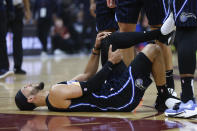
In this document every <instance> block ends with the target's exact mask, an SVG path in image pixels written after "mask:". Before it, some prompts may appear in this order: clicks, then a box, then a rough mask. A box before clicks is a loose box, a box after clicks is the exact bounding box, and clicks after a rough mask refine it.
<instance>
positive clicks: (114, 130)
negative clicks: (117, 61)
mask: <svg viewBox="0 0 197 131" xmlns="http://www.w3.org/2000/svg"><path fill="white" fill-rule="evenodd" d="M0 121H1V122H0V130H20V131H40V130H42V131H45V130H50V131H83V130H85V131H87V130H91V131H101V130H102V131H103V130H104V131H105V130H110V131H138V130H140V131H152V130H154V131H160V130H169V129H177V130H185V129H186V130H187V129H189V130H194V131H195V130H196V129H197V123H196V122H189V121H186V120H181V119H179V120H170V121H169V120H166V121H162V120H146V119H141V120H129V119H126V118H125V119H123V118H96V117H76V116H69V117H67V116H44V115H43V116H40V115H14V114H0Z"/></svg>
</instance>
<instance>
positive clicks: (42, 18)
mask: <svg viewBox="0 0 197 131" xmlns="http://www.w3.org/2000/svg"><path fill="white" fill-rule="evenodd" d="M56 9H57V1H55V0H36V1H35V5H34V19H36V20H37V21H36V24H37V33H38V38H39V40H40V42H41V43H42V53H41V56H46V55H47V43H48V41H47V39H48V35H49V32H50V28H51V25H52V22H53V19H55V15H54V14H55V13H56Z"/></svg>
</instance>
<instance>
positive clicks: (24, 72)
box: [14, 69, 26, 75]
mask: <svg viewBox="0 0 197 131" xmlns="http://www.w3.org/2000/svg"><path fill="white" fill-rule="evenodd" d="M14 73H15V74H21V75H25V74H26V71H24V70H22V69H15V70H14Z"/></svg>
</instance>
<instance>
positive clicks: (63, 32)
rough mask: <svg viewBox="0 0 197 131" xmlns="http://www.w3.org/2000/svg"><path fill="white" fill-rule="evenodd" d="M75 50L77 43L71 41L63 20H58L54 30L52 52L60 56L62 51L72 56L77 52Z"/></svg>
mask: <svg viewBox="0 0 197 131" xmlns="http://www.w3.org/2000/svg"><path fill="white" fill-rule="evenodd" d="M75 49H76V47H75V43H74V41H73V40H72V39H71V35H70V33H69V31H68V28H67V27H65V26H64V24H63V20H62V19H56V20H55V22H54V28H53V30H52V51H53V52H54V53H55V54H60V52H62V51H64V52H66V53H69V54H70V53H74V52H76V50H75Z"/></svg>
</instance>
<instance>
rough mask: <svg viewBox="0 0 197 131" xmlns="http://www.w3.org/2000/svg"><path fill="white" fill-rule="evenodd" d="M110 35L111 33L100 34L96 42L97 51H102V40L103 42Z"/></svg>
mask: <svg viewBox="0 0 197 131" xmlns="http://www.w3.org/2000/svg"><path fill="white" fill-rule="evenodd" d="M109 35H111V32H101V33H98V34H97V36H96V42H95V45H94V48H95V49H100V45H101V40H103V39H104V38H106V37H107V36H109Z"/></svg>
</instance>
